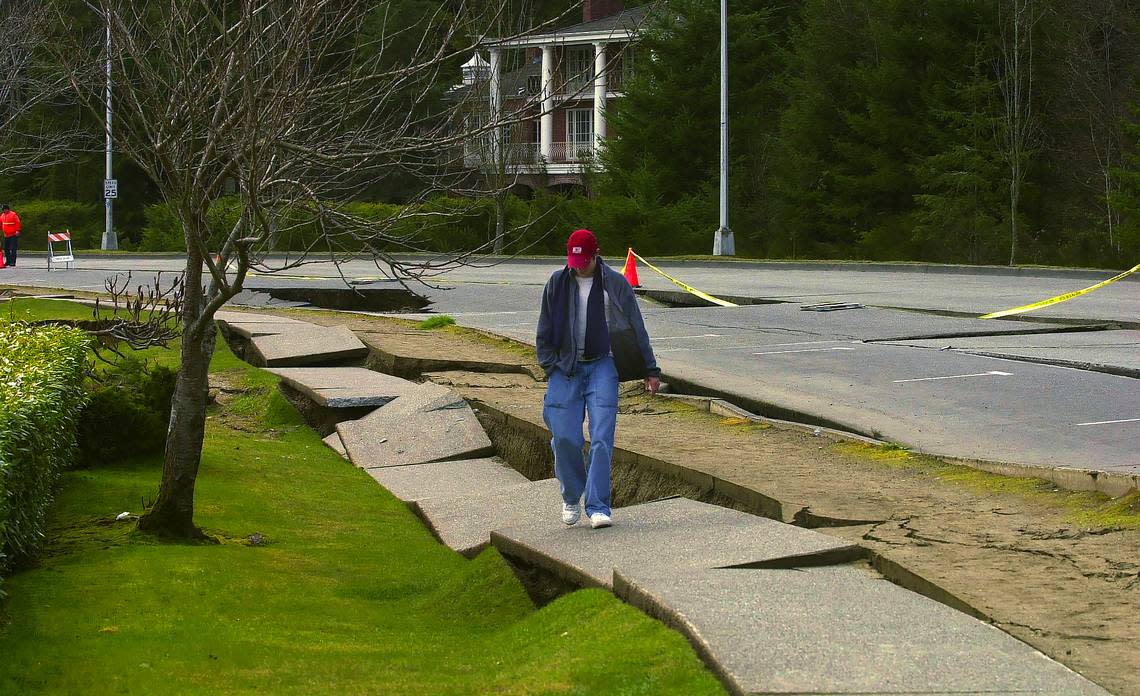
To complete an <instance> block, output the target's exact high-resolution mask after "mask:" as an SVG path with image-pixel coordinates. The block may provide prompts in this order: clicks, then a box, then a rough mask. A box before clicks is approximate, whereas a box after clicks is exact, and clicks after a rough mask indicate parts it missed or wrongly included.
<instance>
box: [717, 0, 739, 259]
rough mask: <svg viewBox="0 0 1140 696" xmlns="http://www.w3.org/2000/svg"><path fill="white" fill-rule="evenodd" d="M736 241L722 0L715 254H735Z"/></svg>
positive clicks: (725, 0)
mask: <svg viewBox="0 0 1140 696" xmlns="http://www.w3.org/2000/svg"><path fill="white" fill-rule="evenodd" d="M735 255H736V242H735V240H734V239H733V236H732V230H730V229H729V228H728V0H720V227H719V228H717V231H716V236H715V237H714V238H713V256H735Z"/></svg>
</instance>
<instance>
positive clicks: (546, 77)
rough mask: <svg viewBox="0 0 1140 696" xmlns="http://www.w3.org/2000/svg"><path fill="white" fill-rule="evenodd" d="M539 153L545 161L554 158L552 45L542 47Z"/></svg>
mask: <svg viewBox="0 0 1140 696" xmlns="http://www.w3.org/2000/svg"><path fill="white" fill-rule="evenodd" d="M539 153H540V154H541V155H542V158H543V159H544V160H546V161H547V162H549V161H551V160H552V159H554V46H543V47H542V119H541V121H540V127H539Z"/></svg>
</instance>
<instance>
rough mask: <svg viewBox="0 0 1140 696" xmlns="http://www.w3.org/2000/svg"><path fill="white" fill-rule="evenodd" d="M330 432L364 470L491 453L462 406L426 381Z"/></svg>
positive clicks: (487, 441)
mask: <svg viewBox="0 0 1140 696" xmlns="http://www.w3.org/2000/svg"><path fill="white" fill-rule="evenodd" d="M336 429H337V432H339V433H340V437H341V439H342V440H343V441H344V446H345V448H346V449H347V450H348V456H349V457H350V458H351V459H352V463H353V464H355V465H356V466H359V467H361V468H364V469H373V468H377V467H385V466H407V465H409V464H428V463H431V462H440V461H446V460H449V459H474V458H477V457H483V456H488V455H490V454H491V453H492V451H493V448H492V447H491V440H490V439H489V438H488V437H487V433H485V432H483V427H482V426H481V425H479V420H478V419H477V418H476V417H475V412H474V411H472V410H471V407H470V406H468V405H467V402H466V401H464V400H463V398H462V397H460V396H459V395H458V394H456V393H455V392H453V391H451V390H450V389H448V388H447V387H441V386H439V385H436V384H431V383H430V382H428V383H424V384H418V385H415V388H414V389H411V390H410V391H408V392H407V393H405V394H404V395H402V396H400V397H399V398H397V399H396V400H395V401H393V402H391V403H389V404H388V405H386V406H383V407H381V408H378V409H376V410H375V411H373V412H372V413H370V414H368V415H367V416H364V417H363V418H360V419H357V420H354V421H345V422H343V423H338V424H337V426H336Z"/></svg>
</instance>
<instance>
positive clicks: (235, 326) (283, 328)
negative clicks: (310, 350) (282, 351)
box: [222, 321, 315, 339]
mask: <svg viewBox="0 0 1140 696" xmlns="http://www.w3.org/2000/svg"><path fill="white" fill-rule="evenodd" d="M222 324H224V325H225V328H226V330H228V331H229V332H230V333H232V334H234V335H235V336H238V337H240V338H245V339H251V338H254V337H255V336H277V335H278V334H283V333H288V332H289V331H292V330H295V329H296V328H297V327H298V326H315V324H305V323H303V322H292V323H285V322H280V323H269V322H254V323H250V324H239V323H237V322H228V321H226V322H222Z"/></svg>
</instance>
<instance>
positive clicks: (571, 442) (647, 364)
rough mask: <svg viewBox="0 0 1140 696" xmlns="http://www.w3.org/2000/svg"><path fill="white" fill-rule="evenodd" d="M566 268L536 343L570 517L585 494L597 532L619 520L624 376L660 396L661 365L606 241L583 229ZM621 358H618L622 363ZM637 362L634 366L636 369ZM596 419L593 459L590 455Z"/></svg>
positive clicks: (551, 292)
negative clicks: (615, 480)
mask: <svg viewBox="0 0 1140 696" xmlns="http://www.w3.org/2000/svg"><path fill="white" fill-rule="evenodd" d="M566 251H567V256H566V267H565V268H562V269H560V270H558V271H555V272H554V273H553V274H552V275H551V276H550V280H548V281H547V283H546V287H545V288H544V289H543V291H542V307H541V309H540V311H539V317H538V335H537V338H536V341H535V343H536V346H537V349H538V362H539V364H540V365H541V366H542V369H543V370H544V371H545V372H546V376H547V378H548V384H547V388H546V398H545V400H544V401H543V409H542V416H543V419H544V420H545V421H546V425H547V427H548V428H550V432H551V433H552V434H553V438H552V439H551V441H550V446H551V449H552V450H553V451H554V473H555V475H556V476H557V477H558V481H559V483H561V484H562V521H563V522H564V523H566V524H567V525H573V524H576V523H577V522H578V518H579V517H580V516H581V508H580V501H581V500H582V498H583V496H585V503H586V505H585V507H586V515H587V517H589V519H590V526H591V527H593V528H594V529H598V528H600V527H609V526H610V525H611V524H612V521H611V515H612V514H613V513H612V511H611V509H610V459H611V456H612V454H613V448H614V430H615V428H616V426H617V404H618V381H619V369H618V365H621V366H622V372H623V374H621V378H622V379H638V378H642V377H644V378H645V388H646V389H647V390H649V391H650V392H651V393H654V394H656V393H657V390H658V388H659V387H660V385H661V382H660V376H661V370H659V369H658V368H657V362H656V360H655V359H654V357H653V348H652V346H650V344H649V335H648V334H647V333H646V331H645V323H644V321H643V320H642V318H641V310H640V308H639V307H638V306H637V298H636V297H635V296H634V294H633V288H631V287H630V286H629V283H628V282H627V281H626V279H625V278H624V277H623V276H622V275H621V274H620V273H618V272H617V271H615V270H613V269H612V268H610V267H609V266H607V265H606V264H605V262H603V261H602V258H601V257H600V256H598V241H597V239H596V238H595V237H594V234H593V233H592V232H590V231H589V230H577V231H575V232H574V233H573V234H571V235H570V239H569V240H568V241H567V242H566ZM615 358H616V361H615ZM631 366H632V367H631ZM587 415H588V416H589V429H590V463H589V468H587V467H586V462H585V461H584V460H583V457H582V447H583V445H584V444H585V438H583V436H582V424H583V420H584V419H585V417H586V416H587Z"/></svg>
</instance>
